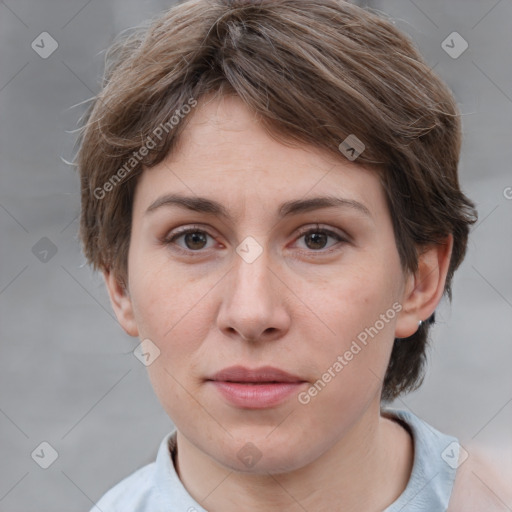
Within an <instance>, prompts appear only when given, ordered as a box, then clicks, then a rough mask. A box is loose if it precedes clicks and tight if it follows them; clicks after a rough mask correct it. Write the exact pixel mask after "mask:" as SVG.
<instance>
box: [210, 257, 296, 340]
mask: <svg viewBox="0 0 512 512" xmlns="http://www.w3.org/2000/svg"><path fill="white" fill-rule="evenodd" d="M269 263H270V262H269V259H268V258H267V251H263V253H262V254H261V255H260V256H259V257H258V258H257V259H256V260H255V261H253V262H251V263H248V262H247V261H244V259H243V258H241V257H239V256H238V255H236V256H235V261H234V263H233V268H232V270H231V272H230V273H229V274H230V275H229V279H227V280H226V281H225V283H224V286H225V288H224V289H223V291H222V292H223V300H222V304H221V307H220V309H219V313H218V317H217V324H218V327H219V329H220V330H221V332H223V333H224V334H225V335H226V336H228V337H230V338H239V339H242V340H244V341H251V342H254V341H256V342H257V341H271V340H276V339H278V338H281V337H282V336H284V335H285V334H286V332H288V330H289V328H290V312H289V311H288V310H287V304H289V303H290V301H289V300H288V301H287V300H286V295H287V293H288V294H291V292H290V291H289V290H287V288H286V285H285V284H284V283H283V278H282V277H280V276H279V275H278V273H279V272H278V271H276V270H273V269H272V268H270V266H269Z"/></svg>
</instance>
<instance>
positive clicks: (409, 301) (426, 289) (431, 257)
mask: <svg viewBox="0 0 512 512" xmlns="http://www.w3.org/2000/svg"><path fill="white" fill-rule="evenodd" d="M452 248H453V235H452V234H450V235H448V236H447V237H446V239H445V240H444V242H443V243H441V244H435V245H429V246H427V247H425V248H424V250H423V251H422V252H421V254H420V255H419V257H418V269H417V271H416V272H415V273H414V274H409V275H408V276H407V280H406V284H405V289H404V293H403V296H402V301H401V304H402V311H400V314H399V316H398V319H397V322H396V324H395V337H396V338H407V337H409V336H412V335H413V334H414V333H415V332H416V331H417V330H418V323H419V321H420V320H422V321H425V320H426V319H427V318H428V317H429V316H430V315H431V314H432V313H433V312H434V311H435V309H436V307H437V305H438V304H439V301H440V300H441V297H442V296H443V292H444V285H445V282H446V275H447V273H448V269H449V266H450V258H451V255H452Z"/></svg>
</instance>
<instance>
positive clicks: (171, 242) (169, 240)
mask: <svg viewBox="0 0 512 512" xmlns="http://www.w3.org/2000/svg"><path fill="white" fill-rule="evenodd" d="M188 233H204V234H206V235H208V236H209V237H211V238H214V237H213V236H212V235H210V233H208V232H207V231H205V230H204V229H203V228H201V227H200V226H192V227H188V228H184V229H181V230H179V231H177V232H175V233H172V234H170V235H169V236H166V237H165V238H164V239H163V240H162V243H163V244H165V245H175V248H173V250H176V251H178V252H180V253H182V254H187V255H194V256H201V255H203V254H204V252H205V250H203V249H199V250H197V251H194V250H192V249H183V248H182V247H179V246H178V245H176V243H175V242H176V240H177V239H178V238H180V237H182V236H184V235H187V234H188ZM311 233H322V234H325V235H328V236H329V237H333V238H336V239H337V240H338V243H337V244H334V245H333V246H332V247H331V248H329V249H319V250H316V251H315V250H313V249H309V250H306V251H305V252H308V253H309V254H319V255H326V254H331V253H332V252H334V251H336V249H334V248H335V247H336V246H337V245H338V244H339V243H348V238H346V237H343V236H342V235H340V234H339V233H336V232H335V231H333V230H331V229H327V228H321V227H320V225H318V224H317V226H316V227H314V228H311V227H309V228H303V229H301V230H300V231H299V233H298V236H297V239H300V238H302V237H304V236H305V235H308V234H311ZM303 252H304V251H303Z"/></svg>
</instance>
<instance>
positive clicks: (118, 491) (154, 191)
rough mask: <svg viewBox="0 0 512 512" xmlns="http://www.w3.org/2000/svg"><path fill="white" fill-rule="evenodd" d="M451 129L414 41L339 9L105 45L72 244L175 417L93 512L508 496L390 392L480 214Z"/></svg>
mask: <svg viewBox="0 0 512 512" xmlns="http://www.w3.org/2000/svg"><path fill="white" fill-rule="evenodd" d="M460 144H461V130H460V122H459V117H458V111H457V108H456V105H455V102H454V99H453V97H452V95H451V93H450V92H449V90H448V89H447V87H446V86H445V85H444V84H443V83H442V82H441V81H440V79H439V78H438V77H437V76H436V75H435V74H433V73H432V71H431V70H430V69H429V68H428V66H427V65H426V64H425V62H424V61H423V60H422V58H421V57H420V55H419V54H418V52H417V50H416V49H415V48H414V47H413V45H412V44H411V42H410V41H409V40H408V39H407V38H406V37H405V36H404V35H403V34H402V33H400V32H399V31H398V30H397V29H396V28H395V27H394V26H393V25H392V23H390V22H389V21H387V20H384V19H382V18H380V17H377V16H376V15H374V14H371V13H369V12H367V11H365V10H363V9H360V8H358V7H356V6H354V5H351V4H348V3H346V2H342V1H336V0H305V1H297V0H293V1H292V0H277V1H259V2H256V1H253V2H250V1H245V2H244V1H235V2H226V1H222V0H213V1H210V0H192V1H188V2H185V3H182V4H180V5H178V6H177V7H174V8H172V9H170V10H169V11H167V12H165V13H163V14H162V15H161V16H159V17H158V18H156V19H154V20H152V22H151V23H150V24H149V25H148V26H147V27H142V28H141V29H140V30H138V31H135V32H134V33H133V34H132V35H130V36H128V37H125V38H123V39H119V40H118V41H117V42H116V43H115V44H114V45H113V46H112V48H111V49H110V51H109V52H108V55H107V69H106V75H105V84H104V88H103V90H102V91H101V92H100V94H99V95H98V96H97V98H95V101H94V103H93V105H92V106H91V109H90V110H89V112H88V114H87V116H86V122H85V123H84V126H83V132H82V135H81V140H80V149H79V153H78V156H77V165H78V167H79V170H80V176H81V185H82V216H81V238H82V241H83V244H84V252H85V254H86V256H87V258H88V260H89V262H90V263H92V265H93V266H94V267H95V268H96V269H99V270H101V271H102V272H103V275H104V277H105V281H106V285H107V288H108V291H109V294H110V298H111V302H112V306H113V308H114V311H115V313H116V315H117V318H118V320H119V323H120V324H121V326H122V327H123V329H124V330H125V331H126V332H127V333H128V334H130V335H131V336H134V337H139V338H140V340H141V345H140V347H139V348H138V349H137V351H136V355H137V356H138V357H139V359H140V360H141V361H142V362H143V363H144V364H145V365H146V366H147V367H148V371H149V377H150V379H151V382H152V384H153V387H154V390H155V393H156V394H157V396H158V398H159V400H160V402H161V403H162V406H163V407H164V409H165V410H166V412H167V413H168V415H169V417H170V418H171V419H172V421H173V423H174V424H175V429H174V430H173V431H172V432H171V433H169V435H167V436H166V437H165V438H164V440H163V441H162V442H161V445H160V450H159V453H158V457H157V460H156V462H155V463H152V464H150V465H148V466H146V467H144V468H142V469H140V470H139V471H137V472H135V473H134V474H132V475H130V476H129V477H127V478H126V479H125V480H123V482H121V483H120V484H118V485H117V486H116V487H114V488H113V489H111V490H110V491H109V492H108V493H107V494H106V495H105V496H104V497H103V498H102V499H101V500H100V501H99V502H98V504H97V506H98V508H99V509H101V510H103V511H104V512H106V511H108V510H123V511H128V510H133V511H146V510H148V511H149V510H151V511H152V512H153V511H159V510H162V511H164V510H188V511H194V510H197V511H204V510H208V511H210V512H216V511H223V512H230V511H232V510H240V509H241V510H247V511H252V510H254V511H256V510H258V511H260V510H265V511H274V510H280V511H283V510H285V511H292V510H293V511H295V510H297V511H298V510H308V511H324V510H344V511H350V510H354V511H355V510H357V511H368V512H370V511H382V510H385V511H387V512H396V511H399V510H407V511H434V510H436V511H437V510H447V509H448V507H449V510H452V511H461V510H464V511H467V510H484V509H485V510H501V509H500V508H499V507H500V506H502V504H501V503H500V500H499V498H497V496H499V495H500V492H501V489H500V488H499V486H498V484H497V487H496V489H495V490H493V491H492V492H482V491H477V493H476V495H473V496H471V497H470V498H469V499H468V496H469V491H468V489H474V486H472V485H471V481H470V479H471V475H472V474H473V473H474V472H475V471H477V472H478V468H477V466H476V465H475V463H474V462H473V458H470V460H469V461H468V462H466V459H467V457H468V454H467V452H466V451H465V450H464V449H463V448H462V447H461V446H460V445H459V443H458V441H457V439H456V438H454V437H452V436H450V435H446V434H443V433H441V432H438V431H437V430H435V429H434V428H433V427H431V426H430V425H428V424H427V423H425V422H424V421H423V420H421V419H420V418H418V417H417V416H415V415H414V414H412V413H410V412H408V411H403V410H392V409H386V408H385V407H384V406H383V404H385V402H389V401H390V400H392V399H394V398H396V397H398V396H400V395H401V394H403V393H406V392H408V391H410V390H413V389H415V388H417V387H418V386H419V384H420V383H421V379H422V376H423V366H424V361H425V346H426V342H427V336H428V332H429V328H430V325H431V323H432V322H433V321H434V313H435V309H436V307H437V305H438V303H439V301H440V300H441V298H442V296H443V294H447V295H448V296H449V297H450V298H451V281H452V277H453V274H454V272H455V270H456V269H457V268H458V266H459V265H460V263H461V262H462V260H463V258H464V255H465V251H466V244H467V238H468V233H469V227H470V225H471V224H472V223H474V222H475V221H476V212H475V210H474V204H473V203H472V202H471V201H470V200H469V199H468V198H467V197H466V196H465V195H464V194H463V193H462V191H461V190H460V187H459V183H458V176H457V165H458V160H459V152H460ZM472 507H473V508H472ZM475 507H476V508H475ZM503 510H506V509H503Z"/></svg>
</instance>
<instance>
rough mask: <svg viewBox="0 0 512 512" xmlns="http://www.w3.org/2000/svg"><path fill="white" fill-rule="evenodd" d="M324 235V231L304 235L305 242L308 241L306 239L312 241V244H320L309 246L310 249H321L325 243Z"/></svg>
mask: <svg viewBox="0 0 512 512" xmlns="http://www.w3.org/2000/svg"><path fill="white" fill-rule="evenodd" d="M326 236H327V235H326V234H325V233H313V234H309V235H306V244H307V243H308V241H312V242H313V245H314V244H317V245H320V246H321V247H310V249H322V248H323V246H325V243H326Z"/></svg>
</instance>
